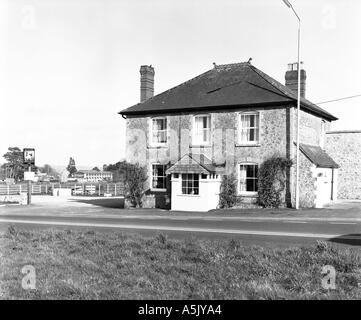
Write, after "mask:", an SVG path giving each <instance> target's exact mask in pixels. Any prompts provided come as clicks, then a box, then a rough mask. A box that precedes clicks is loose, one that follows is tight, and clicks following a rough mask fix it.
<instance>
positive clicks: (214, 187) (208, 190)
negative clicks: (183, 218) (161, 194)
mask: <svg viewBox="0 0 361 320" xmlns="http://www.w3.org/2000/svg"><path fill="white" fill-rule="evenodd" d="M171 183H172V195H171V197H172V205H171V210H174V211H203V212H206V211H209V210H212V209H216V208H217V206H218V202H219V191H220V186H221V178H220V175H218V178H217V179H209V176H208V178H207V179H200V180H199V195H188V194H182V178H181V174H180V175H179V178H178V179H176V178H174V174H172V179H171Z"/></svg>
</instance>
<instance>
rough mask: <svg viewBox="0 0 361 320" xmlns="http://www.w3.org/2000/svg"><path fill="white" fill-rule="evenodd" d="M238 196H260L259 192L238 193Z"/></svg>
mask: <svg viewBox="0 0 361 320" xmlns="http://www.w3.org/2000/svg"><path fill="white" fill-rule="evenodd" d="M238 196H239V197H245V198H255V197H258V192H243V193H238Z"/></svg>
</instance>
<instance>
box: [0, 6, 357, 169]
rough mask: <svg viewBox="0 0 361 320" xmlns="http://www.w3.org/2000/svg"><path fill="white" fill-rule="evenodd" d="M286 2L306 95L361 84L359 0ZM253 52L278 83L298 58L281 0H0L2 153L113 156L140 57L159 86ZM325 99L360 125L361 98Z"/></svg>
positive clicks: (343, 124) (119, 146)
mask: <svg viewBox="0 0 361 320" xmlns="http://www.w3.org/2000/svg"><path fill="white" fill-rule="evenodd" d="M290 1H291V2H292V3H293V5H294V7H295V9H296V11H297V12H298V14H299V16H300V17H301V19H302V29H301V30H302V38H301V60H302V61H304V68H305V70H306V72H307V87H306V97H307V98H308V99H309V100H311V101H312V102H315V103H317V102H322V101H327V100H332V99H337V98H342V97H347V96H352V95H356V94H361V72H360V70H361V59H360V57H361V37H360V34H361V19H360V18H359V17H360V16H361V1H357V0H342V1H341V0H317V1H315V0H313V1H312V0H290ZM250 57H252V59H253V60H252V64H253V65H254V66H256V67H257V68H259V69H261V70H262V71H264V72H266V73H267V74H269V75H270V76H272V77H273V78H275V79H277V80H278V81H280V82H281V83H284V74H285V71H286V68H287V64H288V63H291V62H296V61H297V20H296V17H295V16H294V14H293V12H292V11H291V10H290V9H289V8H287V7H286V6H285V4H284V3H283V2H282V1H281V0H237V1H236V0H182V1H178V0H0V121H1V122H0V155H2V154H4V153H5V152H6V151H7V148H8V147H10V146H18V147H20V148H24V147H33V148H35V149H36V164H37V165H43V164H45V163H49V164H53V165H63V166H66V165H67V164H68V161H69V157H73V158H74V159H75V162H76V164H77V165H78V166H92V167H93V166H102V165H103V164H105V163H106V164H109V163H115V162H117V161H119V160H121V159H123V158H124V155H125V120H124V119H122V117H121V116H120V115H118V114H117V113H118V112H119V111H120V110H122V109H124V108H127V107H129V106H132V105H134V104H136V103H138V102H139V90H140V74H139V68H140V65H144V64H148V65H149V64H151V65H152V66H153V67H154V68H155V94H158V93H161V92H163V91H165V90H167V89H169V88H171V87H173V86H175V85H178V84H180V83H182V82H184V81H186V80H189V79H190V78H192V77H194V76H197V75H198V74H200V73H203V72H205V71H207V70H209V69H211V68H212V67H213V65H212V63H213V62H216V63H217V64H224V63H234V62H242V61H248V59H249V58H250ZM321 107H323V108H324V109H326V110H327V111H329V112H331V113H332V114H334V115H335V116H337V117H338V118H339V119H340V120H338V121H336V122H334V123H333V124H332V129H333V130H343V129H347V130H350V129H358V130H361V123H360V119H361V98H355V99H350V100H343V101H340V102H335V103H329V104H323V105H321ZM1 162H4V161H3V159H2V158H1V159H0V163H1Z"/></svg>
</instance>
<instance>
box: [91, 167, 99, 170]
mask: <svg viewBox="0 0 361 320" xmlns="http://www.w3.org/2000/svg"><path fill="white" fill-rule="evenodd" d="M92 170H95V171H100V169H99V168H98V167H94V168H93V169H92Z"/></svg>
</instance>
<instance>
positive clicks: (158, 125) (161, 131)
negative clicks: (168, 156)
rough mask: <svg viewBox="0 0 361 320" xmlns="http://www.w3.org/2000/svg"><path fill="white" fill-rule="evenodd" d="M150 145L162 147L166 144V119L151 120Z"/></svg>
mask: <svg viewBox="0 0 361 320" xmlns="http://www.w3.org/2000/svg"><path fill="white" fill-rule="evenodd" d="M150 138H151V144H152V145H162V144H166V143H167V118H154V119H151V136H150Z"/></svg>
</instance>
